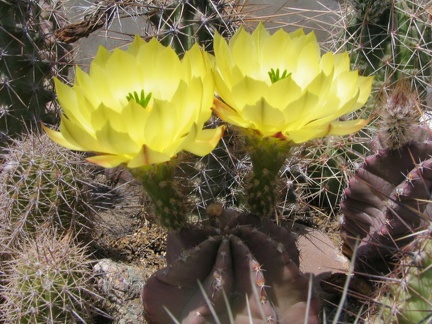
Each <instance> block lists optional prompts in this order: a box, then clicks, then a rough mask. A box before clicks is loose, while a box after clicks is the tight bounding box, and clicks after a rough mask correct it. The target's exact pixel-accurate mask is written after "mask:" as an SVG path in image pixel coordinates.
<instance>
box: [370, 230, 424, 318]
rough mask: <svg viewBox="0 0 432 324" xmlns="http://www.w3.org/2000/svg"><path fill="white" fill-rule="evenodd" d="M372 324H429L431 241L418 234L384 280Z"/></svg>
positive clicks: (402, 252)
mask: <svg viewBox="0 0 432 324" xmlns="http://www.w3.org/2000/svg"><path fill="white" fill-rule="evenodd" d="M381 290H382V291H381V293H380V294H379V297H378V298H377V299H376V302H377V304H378V305H377V307H376V310H375V312H376V314H374V315H372V316H371V319H372V321H373V323H395V322H397V323H399V324H417V323H429V322H430V321H431V318H432V238H431V236H430V232H428V233H426V235H425V234H418V235H417V236H416V238H415V240H414V241H413V242H412V243H411V244H410V245H409V246H408V247H406V248H405V249H404V250H403V251H401V261H400V263H399V264H398V265H397V268H396V269H395V270H394V271H393V273H392V274H391V275H390V278H389V279H388V280H384V282H383V285H382V287H381Z"/></svg>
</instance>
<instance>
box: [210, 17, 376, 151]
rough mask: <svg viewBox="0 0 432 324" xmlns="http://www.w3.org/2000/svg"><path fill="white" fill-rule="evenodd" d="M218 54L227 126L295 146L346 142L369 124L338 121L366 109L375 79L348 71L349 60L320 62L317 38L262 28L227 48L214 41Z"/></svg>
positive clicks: (221, 109)
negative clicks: (331, 138)
mask: <svg viewBox="0 0 432 324" xmlns="http://www.w3.org/2000/svg"><path fill="white" fill-rule="evenodd" d="M214 52H215V67H214V77H215V86H216V92H217V93H218V95H219V97H220V99H216V100H215V107H214V111H215V113H216V114H217V115H218V116H219V117H220V118H221V119H222V120H225V121H226V122H229V123H231V124H234V125H237V126H240V127H243V128H248V129H252V130H254V131H255V132H256V133H259V134H260V135H261V136H263V137H276V138H279V139H282V140H285V141H288V142H294V143H302V142H306V141H309V140H311V139H313V138H318V137H323V136H326V135H345V134H349V133H352V132H355V131H358V130H359V129H361V128H362V127H363V126H364V125H366V124H367V122H368V121H367V120H364V119H356V120H349V121H339V120H337V119H338V118H339V117H341V116H343V115H345V114H348V113H351V112H353V111H355V110H357V109H359V108H360V107H361V106H363V105H364V104H365V102H366V100H367V99H368V97H369V95H370V92H371V85H372V77H362V76H359V75H358V72H357V71H350V60H349V57H348V54H347V53H342V54H333V53H326V54H324V55H323V56H321V55H320V48H319V44H318V42H317V40H316V37H315V35H314V34H313V33H310V34H307V35H306V34H305V33H304V32H303V30H301V29H300V30H297V31H295V32H292V33H287V32H286V31H284V30H282V29H280V30H278V31H277V32H276V33H274V34H273V35H270V33H269V32H268V31H267V30H266V29H265V28H264V26H263V25H262V24H260V25H259V26H258V27H257V28H256V29H255V31H254V32H253V33H252V34H250V33H248V32H246V31H245V30H244V29H240V30H239V31H238V32H237V33H236V34H235V35H234V36H233V38H232V39H231V40H230V41H229V43H227V41H226V40H225V39H224V38H222V37H221V36H220V35H218V34H216V36H215V41H214Z"/></svg>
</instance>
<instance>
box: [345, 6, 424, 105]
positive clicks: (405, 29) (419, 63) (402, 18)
mask: <svg viewBox="0 0 432 324" xmlns="http://www.w3.org/2000/svg"><path fill="white" fill-rule="evenodd" d="M350 3H351V4H352V7H353V9H354V10H353V14H352V20H351V22H350V23H349V24H348V27H347V30H346V35H345V41H344V42H346V43H347V44H348V45H349V49H350V50H351V52H352V59H353V64H354V65H355V66H356V67H357V68H359V69H360V71H362V74H367V75H370V74H372V75H374V76H375V81H376V82H378V83H379V84H381V85H389V84H391V83H393V82H395V81H397V80H400V79H402V78H405V79H408V80H409V81H410V82H411V83H412V84H413V85H414V86H415V88H416V89H417V90H418V92H419V93H420V94H421V95H422V96H423V95H424V92H425V90H426V89H427V87H428V86H430V84H431V81H432V80H431V78H430V75H431V68H432V67H431V66H432V65H431V50H432V43H431V42H430V39H432V27H431V25H430V20H429V13H428V12H427V10H426V9H427V6H428V5H429V1H427V0H421V1H411V0H396V1H372V0H352V1H350Z"/></svg>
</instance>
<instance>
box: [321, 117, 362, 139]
mask: <svg viewBox="0 0 432 324" xmlns="http://www.w3.org/2000/svg"><path fill="white" fill-rule="evenodd" d="M369 122H370V119H354V120H346V121H333V122H332V123H330V128H329V132H328V135H338V136H340V135H347V134H351V133H355V132H357V131H359V130H360V129H362V128H363V127H365V126H366V125H367V124H368V123H369Z"/></svg>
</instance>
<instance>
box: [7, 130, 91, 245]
mask: <svg viewBox="0 0 432 324" xmlns="http://www.w3.org/2000/svg"><path fill="white" fill-rule="evenodd" d="M7 151H8V153H7V154H4V155H3V159H4V167H3V170H2V171H1V173H0V179H1V182H0V206H1V209H0V219H1V221H2V228H3V229H5V231H6V232H8V233H9V234H8V235H5V237H1V240H2V241H9V242H8V243H6V245H10V244H12V245H13V242H14V240H15V239H17V238H18V237H19V236H20V235H21V234H23V235H29V234H30V233H35V232H37V230H38V228H39V227H40V226H41V225H43V224H49V226H51V227H53V228H56V229H57V230H60V231H62V232H65V231H67V230H70V229H71V230H79V231H82V230H83V229H84V228H86V227H88V226H90V225H91V215H92V209H91V207H90V206H91V202H90V196H89V184H88V183H89V179H90V175H89V172H90V168H88V167H87V166H86V165H85V164H84V163H82V162H81V160H82V158H83V156H82V154H77V153H74V152H71V151H69V150H67V149H65V148H62V147H60V146H58V145H57V144H55V143H53V142H52V141H51V140H50V139H49V138H48V136H47V135H38V134H37V133H34V134H32V135H27V136H24V137H23V138H22V139H21V140H14V142H13V144H12V145H11V146H10V147H9V148H8V149H7Z"/></svg>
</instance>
